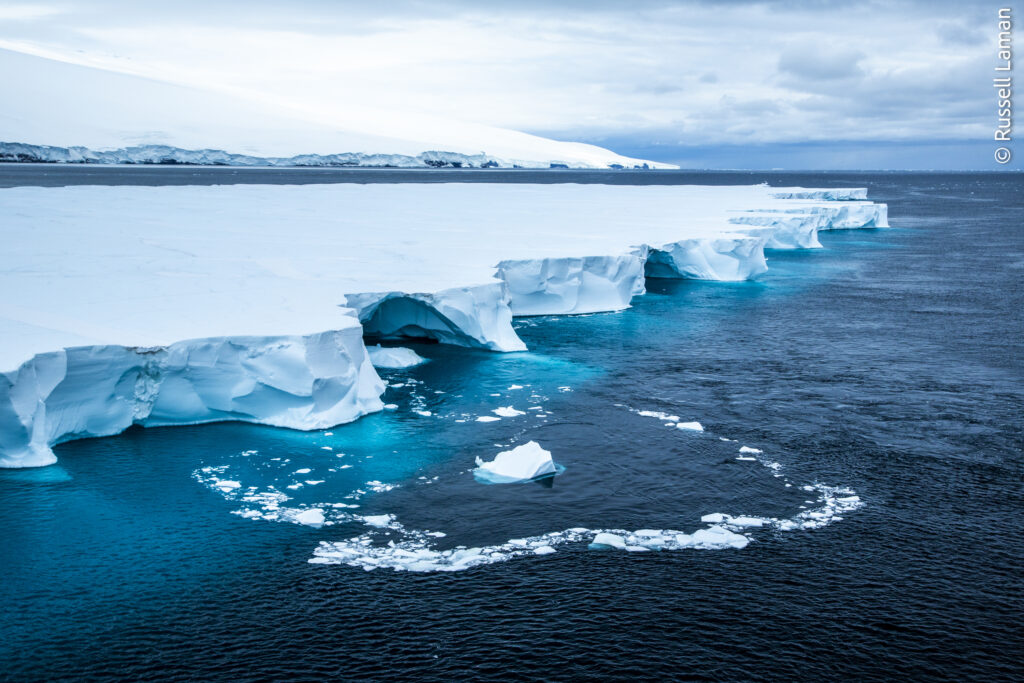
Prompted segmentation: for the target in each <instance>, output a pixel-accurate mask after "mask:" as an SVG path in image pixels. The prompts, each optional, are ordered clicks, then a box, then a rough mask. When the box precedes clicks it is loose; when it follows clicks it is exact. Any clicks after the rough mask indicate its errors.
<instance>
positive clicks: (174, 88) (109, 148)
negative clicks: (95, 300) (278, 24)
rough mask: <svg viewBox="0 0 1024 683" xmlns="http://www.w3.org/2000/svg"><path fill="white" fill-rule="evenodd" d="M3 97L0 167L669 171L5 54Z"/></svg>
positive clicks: (519, 139) (399, 117)
mask: <svg viewBox="0 0 1024 683" xmlns="http://www.w3.org/2000/svg"><path fill="white" fill-rule="evenodd" d="M0 91H2V92H3V93H4V106H3V107H2V108H0V161H56V162H82V161H90V162H94V163H170V162H178V163H195V164H227V165H307V166H308V165H312V166H325V165H331V166H353V165H355V166H403V167H423V168H426V167H431V166H453V165H456V166H464V167H470V166H473V167H480V166H490V165H496V166H502V167H511V166H523V167H532V168H547V167H549V166H551V165H552V164H556V165H565V166H571V167H580V168H609V167H614V166H624V167H633V166H643V165H645V164H646V165H647V166H648V167H651V168H675V167H674V166H671V165H669V164H659V163H655V162H645V161H643V160H640V159H630V158H627V157H623V156H620V155H618V154H615V153H614V152H611V151H609V150H606V149H603V148H600V147H596V146H593V145H586V144H582V143H573V142H558V141H555V140H549V139H547V138H542V137H538V136H535V135H528V134H526V133H520V132H517V131H512V130H507V129H502V128H495V127H491V126H483V125H479V124H473V123H469V122H464V121H451V120H447V119H442V118H438V117H431V116H424V115H422V114H416V115H415V116H412V115H410V114H408V113H407V112H393V111H381V110H377V109H374V108H372V107H368V106H366V105H364V104H361V103H358V102H349V103H346V105H345V106H344V107H342V108H337V109H329V110H324V109H317V110H309V109H302V108H299V107H297V106H295V105H290V104H289V103H278V102H274V103H270V102H268V101H260V98H259V96H258V94H257V95H254V94H249V95H248V96H246V97H241V96H236V95H232V94H225V93H219V92H211V91H205V90H199V89H196V88H191V87H184V86H180V85H173V84H169V83H164V82H161V81H156V80H152V79H147V78H141V77H138V76H131V75H126V74H121V73H115V72H111V71H105V70H101V69H96V68H91V67H86V66H79V65H74V64H68V63H65V62H59V61H54V60H50V59H44V58H42V57H36V56H32V55H27V54H22V53H19V52H12V51H10V50H0ZM263 99H266V97H265V96H264V98H263Z"/></svg>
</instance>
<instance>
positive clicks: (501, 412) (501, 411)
mask: <svg viewBox="0 0 1024 683" xmlns="http://www.w3.org/2000/svg"><path fill="white" fill-rule="evenodd" d="M491 412H492V413H494V414H495V415H497V416H498V417H516V416H517V415H525V414H526V413H524V412H523V411H522V410H516V409H515V408H513V407H512V406H504V407H501V408H495V409H494V410H492V411H491Z"/></svg>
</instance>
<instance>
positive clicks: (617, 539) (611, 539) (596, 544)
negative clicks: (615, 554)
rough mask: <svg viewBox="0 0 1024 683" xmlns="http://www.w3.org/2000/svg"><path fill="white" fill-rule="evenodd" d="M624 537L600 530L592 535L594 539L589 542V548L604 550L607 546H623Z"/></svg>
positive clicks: (624, 542)
mask: <svg viewBox="0 0 1024 683" xmlns="http://www.w3.org/2000/svg"><path fill="white" fill-rule="evenodd" d="M625 547H626V539H624V538H623V537H622V536H619V535H618V534H609V533H607V532H602V533H599V534H597V535H596V536H594V540H593V541H591V542H590V548H591V549H592V550H605V549H607V548H625Z"/></svg>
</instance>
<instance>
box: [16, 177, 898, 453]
mask: <svg viewBox="0 0 1024 683" xmlns="http://www.w3.org/2000/svg"><path fill="white" fill-rule="evenodd" d="M863 196H864V191H863V190H861V189H846V190H843V189H839V190H837V189H826V190H813V189H803V188H770V187H767V186H763V185H761V186H740V187H699V186H641V187H637V186H607V185H571V184H563V185H527V184H515V185H506V184H483V183H480V184H476V183H474V184H436V185H434V184H430V185H426V184H424V185H415V184H394V185H388V184H375V185H354V184H340V185H310V186H279V185H278V186H253V185H243V186H215V187H67V188H12V189H4V190H0V210H2V211H3V214H4V224H3V236H4V245H5V249H4V251H3V253H2V254H0V291H3V292H4V293H5V297H4V298H3V300H2V301H0V466H7V467H20V466H36V465H45V464H48V463H52V462H54V460H55V458H54V456H53V453H52V450H51V449H50V447H51V446H52V445H54V444H56V443H60V442H61V441H65V440H69V439H74V438H82V437H89V436H100V435H109V434H114V433H117V432H119V431H121V430H123V429H125V428H126V427H128V426H130V425H132V424H141V425H167V424H194V423H199V422H208V421H214V420H246V421H251V422H258V423H262V424H271V425H278V426H285V427H292V428H297V429H313V428H320V427H325V426H330V425H333V424H340V423H343V422H347V421H351V420H354V419H356V418H358V417H359V416H361V415H363V414H366V413H367V412H372V411H376V410H379V409H381V408H382V403H381V401H380V400H379V396H380V394H381V393H382V391H383V385H382V383H381V382H380V380H379V378H378V377H377V374H376V372H375V371H374V369H373V367H372V363H371V361H370V359H369V357H368V354H367V351H366V348H365V347H364V345H363V337H364V336H366V337H369V338H374V339H377V340H381V339H385V340H390V339H403V338H409V337H414V338H428V339H435V340H437V341H440V342H443V343H448V344H456V345H462V346H469V347H476V348H482V349H489V350H493V351H518V350H523V349H525V345H524V344H523V342H522V341H521V340H520V339H519V337H518V335H516V333H515V330H514V329H513V327H512V324H511V323H512V318H513V316H524V315H547V314H577V313H593V312H600V311H613V310H620V309H623V308H626V307H628V306H629V303H630V300H631V299H632V297H633V296H636V295H639V294H643V293H644V291H645V279H646V278H647V277H682V278H696V279H705V280H744V279H748V278H751V277H754V276H757V275H759V274H760V273H762V272H764V271H765V270H766V267H767V265H766V261H765V249H766V248H768V249H771V248H776V249H781V248H815V247H819V246H820V244H819V243H818V241H817V232H818V231H819V230H826V229H838V228H858V227H885V226H887V215H886V208H885V205H883V204H873V203H871V202H867V201H864V200H863V199H862V197H863Z"/></svg>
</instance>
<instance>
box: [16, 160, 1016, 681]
mask: <svg viewBox="0 0 1024 683" xmlns="http://www.w3.org/2000/svg"><path fill="white" fill-rule="evenodd" d="M72 172H73V171H72ZM90 172H91V171H90ZM147 172H150V170H149V169H147ZM167 172H168V173H175V172H181V169H168V170H167ZM368 175H369V174H368ZM167 177H169V178H170V177H172V176H170V175H168V176H167ZM173 177H174V178H178V177H179V176H173ZM289 177H291V178H294V176H289ZM430 177H435V176H430ZM515 177H516V179H518V178H524V179H526V178H528V176H527V175H524V174H520V175H517V176H515ZM539 177H543V178H545V179H548V178H551V177H552V174H547V175H543V176H539ZM558 177H560V178H563V179H565V180H571V181H580V180H582V181H585V182H593V181H594V179H600V176H599V175H596V174H572V173H562V174H558ZM605 177H606V178H611V179H613V180H614V181H616V182H621V181H623V179H624V178H625V179H630V178H631V179H633V180H632V182H652V181H653V182H687V183H694V182H703V183H715V184H722V183H746V182H761V181H762V180H767V181H768V182H771V183H772V184H775V185H805V186H867V187H868V188H869V196H870V197H871V198H872V199H873V200H876V201H884V202H888V203H889V206H890V221H891V223H892V224H893V226H894V227H893V228H892V229H889V230H870V231H850V232H830V233H826V234H823V235H822V242H823V243H824V244H825V247H826V248H825V249H824V250H819V251H813V252H810V251H808V252H772V253H771V254H770V255H769V256H770V257H769V267H770V271H769V273H767V274H766V275H765V276H763V277H762V278H761V279H760V280H759V281H756V282H751V283H742V284H716V283H695V282H676V281H653V280H652V281H649V282H648V290H649V293H648V295H647V296H645V297H642V298H638V299H635V300H634V307H633V308H632V309H630V310H628V311H624V312H621V313H616V314H605V315H594V316H583V317H550V318H532V319H525V320H521V321H518V322H517V327H518V328H519V333H520V335H521V336H522V337H523V339H524V340H525V341H526V343H527V344H528V346H529V347H530V349H531V351H530V352H529V353H526V354H510V355H496V354H488V353H483V352H473V351H467V350H464V349H453V348H449V347H443V346H436V345H435V346H425V345H420V346H415V348H416V350H417V351H418V352H420V353H421V354H422V355H424V356H426V357H428V358H430V359H431V360H430V362H429V363H427V364H425V365H423V366H420V367H417V368H415V369H413V370H410V371H407V372H397V373H384V374H385V376H386V378H387V379H389V380H390V381H391V382H392V383H393V384H402V385H404V386H400V387H394V388H391V389H389V390H388V393H387V394H386V396H385V398H386V400H388V401H390V402H393V403H395V404H397V405H398V409H397V410H395V411H388V412H385V413H382V414H379V415H374V416H370V417H368V418H365V419H363V420H360V421H358V422H356V423H354V424H351V425H347V426H343V427H339V428H336V429H334V430H331V432H332V433H331V434H330V435H327V434H326V433H324V432H317V433H308V434H307V433H296V432H290V431H285V430H276V429H270V428H261V427H253V426H247V425H235V424H219V425H208V426H202V427H190V428H166V429H150V430H141V429H138V430H131V431H129V432H128V433H126V434H124V435H122V436H119V437H114V438H109V439H98V440H89V441H79V442H72V443H68V444H64V445H62V446H59V447H58V448H57V449H56V452H57V454H58V457H59V458H60V462H59V464H58V465H55V466H52V467H49V468H44V469H40V470H22V471H0V548H2V551H0V553H2V558H3V559H2V563H0V567H2V569H0V572H2V575H0V603H2V604H3V605H4V610H3V613H2V616H0V678H7V679H11V680H44V679H77V678H121V679H124V678H128V679H193V680H266V679H324V678H336V679H360V680H377V679H388V678H412V679H417V680H467V679H483V680H491V679H493V680H498V679H509V678H532V679H541V680H567V679H600V680H618V679H637V678H643V679H651V678H662V679H671V680H677V679H701V680H780V679H781V680H824V679H834V678H836V677H847V678H851V679H854V680H886V679H894V678H908V677H909V678H915V679H961V680H966V679H973V680H985V681H990V680H1012V679H1019V678H1020V677H1021V676H1022V675H1024V665H1022V663H1021V660H1022V657H1024V645H1022V640H1021V637H1020V633H1019V629H1020V623H1021V620H1022V617H1024V570H1022V569H1021V564H1022V559H1024V552H1022V551H1021V541H1020V538H1021V532H1020V524H1021V518H1022V514H1024V476H1022V475H1024V427H1022V415H1024V354H1022V346H1024V322H1022V316H1021V310H1022V309H1024V287H1022V284H1021V279H1022V276H1024V230H1022V226H1021V221H1022V218H1024V211H1022V209H1024V193H1022V189H1024V180H1022V178H1021V177H1020V176H1019V175H1008V174H1005V175H984V174H969V175H950V174H874V175H872V174H850V173H844V174H814V175H799V174H764V173H760V174H694V173H680V174H675V175H672V174H648V175H646V176H643V175H636V174H612V175H608V176H605ZM353 178H354V176H352V175H349V176H346V179H353ZM637 178H639V180H636V179H637ZM501 179H502V180H508V178H501ZM4 180H5V182H9V179H8V177H7V176H5V177H4ZM151 181H152V177H151V176H147V180H146V182H147V183H148V182H151ZM262 182H267V179H266V178H264V179H263V180H262ZM277 182H287V180H277ZM513 385H519V386H522V387H523V388H522V389H510V387H512V386H513ZM438 392H441V393H438ZM509 405H513V406H515V407H517V408H519V409H522V410H524V412H525V413H526V414H525V415H523V416H519V417H515V418H504V419H502V420H500V421H497V422H490V423H479V422H475V417H476V416H479V415H485V414H489V413H490V411H492V410H493V409H494V408H497V407H500V406H509ZM536 406H540V407H541V410H533V411H530V410H528V408H531V407H536ZM630 409H633V410H653V411H664V412H667V413H672V414H676V415H679V416H680V417H681V418H682V419H683V420H699V421H700V422H701V423H702V424H703V425H704V427H705V428H706V432H704V433H703V434H694V433H687V432H681V431H679V430H676V429H672V428H666V427H665V426H664V425H663V424H662V422H661V421H659V420H657V419H653V418H649V417H642V416H639V415H637V414H636V413H635V412H631V410H630ZM417 410H419V411H429V412H430V413H431V415H430V416H424V415H421V414H419V413H417V412H415V411H417ZM537 414H540V416H538V415H537ZM458 420H466V421H464V422H459V421H458ZM723 438H727V439H734V440H735V441H723V440H722V439H723ZM531 439H533V440H536V441H538V442H539V443H541V444H542V445H543V446H544V447H545V448H547V449H549V450H551V451H552V453H553V454H554V457H555V459H556V460H557V461H558V462H559V463H560V464H562V465H564V466H565V467H566V470H565V472H564V473H563V474H561V475H559V476H558V477H556V478H555V480H554V482H553V485H552V486H550V487H545V486H540V485H535V484H528V485H516V486H484V485H481V484H479V483H476V482H475V481H474V480H473V478H472V475H471V474H470V473H469V469H470V468H471V467H472V466H473V460H474V458H475V457H476V456H478V455H480V456H482V457H484V459H488V460H489V459H491V458H492V457H493V456H494V454H495V453H496V452H498V451H499V450H503V449H504V448H506V447H507V446H508V445H510V444H511V445H514V444H517V443H523V442H525V441H528V440H531ZM740 445H749V446H751V447H756V448H758V449H761V450H763V451H764V458H765V459H766V460H771V461H774V462H778V463H780V465H781V466H782V468H783V470H782V471H783V472H784V473H785V477H784V478H780V477H775V476H772V475H773V472H772V471H771V470H769V469H767V468H765V467H763V466H761V465H760V464H758V463H756V462H749V461H738V460H736V458H735V456H736V454H737V448H738V446H740ZM327 448H329V449H330V450H327ZM253 451H255V452H253ZM246 453H248V454H246ZM204 467H215V468H219V467H225V468H226V469H225V470H224V471H223V473H222V475H221V476H222V477H223V478H225V479H232V478H235V479H238V480H239V481H241V482H243V484H244V485H254V486H258V487H263V488H265V487H268V486H275V487H277V488H278V490H281V491H284V492H287V495H289V496H290V497H291V498H292V501H290V502H291V503H293V504H297V505H323V504H324V503H343V504H346V505H359V506H360V507H359V508H339V511H346V512H354V513H358V514H366V515H379V514H393V515H395V517H396V519H398V520H399V521H401V522H402V523H403V524H406V525H407V526H409V527H414V528H419V529H432V530H440V531H443V532H444V533H446V534H447V536H445V537H444V538H439V539H438V540H437V544H438V547H442V548H444V547H453V546H455V545H460V544H462V545H481V544H483V545H486V544H495V543H502V542H504V541H507V540H508V539H510V538H515V537H522V536H529V535H535V534H541V533H545V532H550V531H559V530H563V529H567V528H570V527H576V526H581V527H589V528H625V529H640V528H673V529H683V530H689V531H692V530H694V529H696V528H698V527H699V526H701V525H700V523H699V518H700V516H701V515H702V514H705V513H708V512H719V511H720V512H727V513H732V514H745V515H767V516H776V517H782V518H786V517H792V516H794V515H799V514H800V512H801V510H804V509H807V508H801V506H810V507H812V508H813V499H814V497H815V494H814V493H809V492H806V491H804V490H803V489H801V488H800V485H803V484H829V485H839V486H845V487H850V488H851V489H853V490H855V491H856V493H857V495H859V496H860V498H861V499H862V500H863V502H864V503H865V507H863V508H862V509H859V510H856V511H853V512H850V513H848V514H845V515H843V517H844V519H842V520H841V521H836V522H834V523H832V524H830V525H828V526H825V527H824V528H820V529H816V530H812V531H790V532H778V531H771V530H756V531H753V532H751V537H752V538H753V542H752V543H751V544H750V545H749V546H747V547H746V548H744V549H742V550H731V549H730V550H681V551H672V552H649V553H626V552H613V551H604V552H602V551H594V550H588V549H587V547H586V544H565V545H559V546H558V547H557V552H556V553H554V554H551V555H545V556H537V557H534V556H530V557H520V558H516V559H513V560H511V561H507V562H498V563H495V564H489V565H486V566H480V567H474V568H471V569H468V570H466V571H462V572H456V573H451V574H436V573H435V574H413V573H399V572H394V571H391V570H387V569H381V570H375V571H363V570H362V569H358V568H353V567H349V566H346V565H317V564H310V563H309V562H308V560H309V559H310V558H311V557H313V552H314V550H315V549H316V548H317V546H318V544H319V543H320V542H321V541H335V540H344V539H346V538H350V537H352V536H355V535H357V534H361V533H363V532H364V531H366V527H365V526H363V525H361V524H359V523H358V522H356V521H353V522H342V523H339V524H336V525H334V526H329V527H324V528H320V529H316V528H311V527H306V526H301V525H296V524H289V523H275V522H269V521H264V520H253V519H245V518H243V517H241V516H239V515H235V514H231V513H232V511H233V510H237V509H239V503H238V501H236V500H228V499H226V497H225V496H223V495H221V494H220V493H218V492H217V491H216V490H211V488H209V487H208V486H204V485H203V484H202V483H201V482H200V481H197V478H196V474H197V473H199V477H200V478H202V476H203V475H202V468H204ZM307 468H308V469H309V470H310V471H309V473H301V474H297V473H296V471H297V470H305V469H307ZM435 477H436V479H435ZM305 481H322V482H323V483H320V484H305V483H304V482H305ZM368 482H381V483H383V484H394V485H397V488H394V489H393V490H390V491H386V492H374V491H373V490H371V489H372V488H373V487H374V486H375V485H371V486H367V483H368ZM786 482H792V483H793V484H794V486H791V487H788V488H787V487H785V483H786ZM297 483H301V484H302V486H301V487H299V488H296V489H288V488H287V486H288V485H294V484H297ZM377 488H383V487H379V486H378V487H377ZM359 491H362V492H364V493H362V494H360V493H358V492H359ZM806 501H811V502H810V503H808V502H806Z"/></svg>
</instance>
